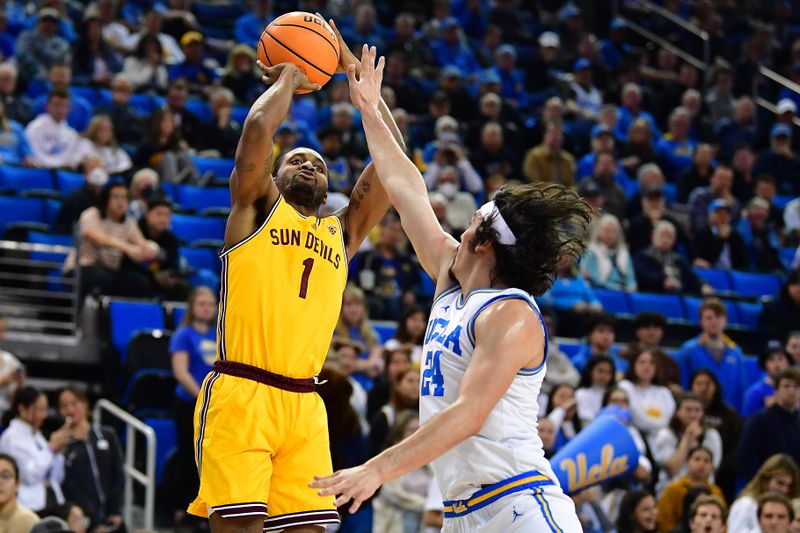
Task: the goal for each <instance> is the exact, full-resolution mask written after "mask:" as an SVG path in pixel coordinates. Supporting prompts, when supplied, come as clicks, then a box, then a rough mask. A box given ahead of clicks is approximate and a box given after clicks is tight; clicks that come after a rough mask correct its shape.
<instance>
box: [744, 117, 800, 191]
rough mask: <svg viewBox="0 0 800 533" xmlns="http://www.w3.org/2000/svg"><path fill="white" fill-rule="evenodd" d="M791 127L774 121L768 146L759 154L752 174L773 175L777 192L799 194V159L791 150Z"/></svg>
mask: <svg viewBox="0 0 800 533" xmlns="http://www.w3.org/2000/svg"><path fill="white" fill-rule="evenodd" d="M792 137H793V128H792V126H790V125H789V124H783V123H776V124H775V125H774V126H773V127H772V130H771V132H770V143H769V148H768V149H767V150H764V151H763V152H761V154H759V156H758V159H757V160H756V164H755V166H754V167H753V174H754V175H756V176H758V175H759V174H770V175H772V176H775V180H776V182H777V185H778V194H782V195H787V196H800V160H798V159H797V157H796V156H795V154H794V152H793V151H792Z"/></svg>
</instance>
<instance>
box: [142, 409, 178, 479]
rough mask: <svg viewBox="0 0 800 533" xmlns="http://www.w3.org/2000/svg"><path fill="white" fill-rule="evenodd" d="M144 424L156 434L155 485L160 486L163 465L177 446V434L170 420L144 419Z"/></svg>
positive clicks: (173, 422) (173, 423)
mask: <svg viewBox="0 0 800 533" xmlns="http://www.w3.org/2000/svg"><path fill="white" fill-rule="evenodd" d="M144 423H145V424H147V425H148V426H150V427H151V428H153V431H155V433H156V484H159V485H160V484H161V480H162V478H163V475H164V465H166V464H167V459H168V458H169V456H170V454H171V453H172V452H173V450H175V449H176V448H177V446H178V432H177V430H176V428H175V421H174V420H173V419H172V418H145V419H144Z"/></svg>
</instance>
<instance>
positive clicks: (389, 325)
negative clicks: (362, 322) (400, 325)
mask: <svg viewBox="0 0 800 533" xmlns="http://www.w3.org/2000/svg"><path fill="white" fill-rule="evenodd" d="M370 325H371V326H372V327H373V328H374V329H375V332H376V333H377V334H378V342H379V343H381V344H383V343H385V342H386V341H388V340H389V339H391V338H392V337H394V334H395V333H396V332H397V322H389V321H375V322H370Z"/></svg>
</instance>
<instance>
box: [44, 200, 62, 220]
mask: <svg viewBox="0 0 800 533" xmlns="http://www.w3.org/2000/svg"><path fill="white" fill-rule="evenodd" d="M42 209H43V211H44V212H43V213H42V214H43V215H44V222H45V224H47V225H48V226H50V227H53V226H55V224H56V218H57V217H58V212H59V211H61V200H56V199H54V198H43V199H42Z"/></svg>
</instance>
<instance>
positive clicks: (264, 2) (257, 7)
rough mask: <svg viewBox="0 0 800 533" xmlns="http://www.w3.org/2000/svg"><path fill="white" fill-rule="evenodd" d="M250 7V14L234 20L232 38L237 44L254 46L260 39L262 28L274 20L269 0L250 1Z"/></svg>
mask: <svg viewBox="0 0 800 533" xmlns="http://www.w3.org/2000/svg"><path fill="white" fill-rule="evenodd" d="M252 5H253V7H252V11H250V13H246V14H244V15H242V16H241V17H239V18H238V19H236V24H235V26H234V28H233V36H234V37H235V38H236V42H238V43H244V44H247V45H250V46H255V45H256V43H258V41H259V39H261V34H262V33H263V32H264V28H266V27H267V26H268V25H269V23H270V22H272V21H273V20H274V19H275V15H273V14H272V1H271V0H252Z"/></svg>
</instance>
